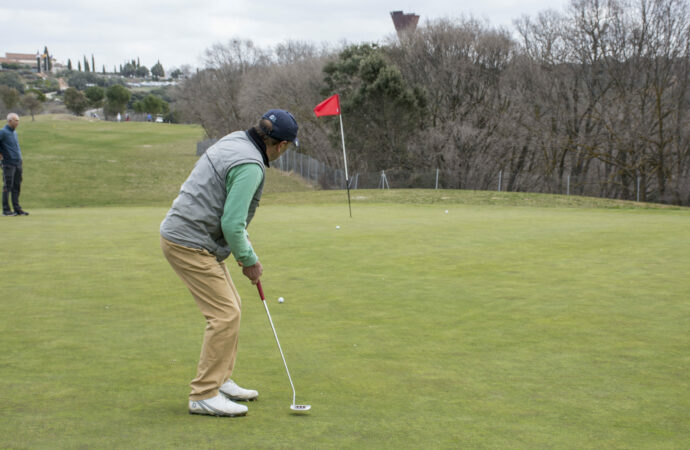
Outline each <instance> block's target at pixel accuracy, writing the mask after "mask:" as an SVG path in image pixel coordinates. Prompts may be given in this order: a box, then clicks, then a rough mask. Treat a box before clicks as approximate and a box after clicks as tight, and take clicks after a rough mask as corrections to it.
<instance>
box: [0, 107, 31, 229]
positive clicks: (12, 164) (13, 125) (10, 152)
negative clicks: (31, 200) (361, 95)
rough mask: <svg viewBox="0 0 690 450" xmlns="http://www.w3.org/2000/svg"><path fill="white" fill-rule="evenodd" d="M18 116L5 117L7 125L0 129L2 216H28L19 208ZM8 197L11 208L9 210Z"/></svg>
mask: <svg viewBox="0 0 690 450" xmlns="http://www.w3.org/2000/svg"><path fill="white" fill-rule="evenodd" d="M18 126H19V116H18V115H16V114H15V113H10V114H8V115H7V125H5V127H4V128H2V129H0V155H2V158H0V164H2V180H3V184H2V215H3V216H28V215H29V213H28V212H26V211H24V210H23V209H22V207H21V206H19V193H20V192H21V187H22V151H21V150H20V148H19V139H17V127H18ZM10 196H11V197H12V206H13V207H14V211H12V209H11V208H10Z"/></svg>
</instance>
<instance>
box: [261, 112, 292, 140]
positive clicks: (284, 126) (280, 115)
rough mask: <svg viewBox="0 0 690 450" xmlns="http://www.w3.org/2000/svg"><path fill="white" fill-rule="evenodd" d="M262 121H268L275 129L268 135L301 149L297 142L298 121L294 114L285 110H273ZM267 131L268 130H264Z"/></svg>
mask: <svg viewBox="0 0 690 450" xmlns="http://www.w3.org/2000/svg"><path fill="white" fill-rule="evenodd" d="M261 118H262V119H268V120H270V121H271V123H272V124H273V128H272V129H271V131H270V132H267V133H266V134H267V135H268V136H270V137H272V138H273V139H278V140H279V141H288V142H292V143H293V144H295V146H296V147H299V141H298V140H297V129H298V128H299V127H298V126H297V121H296V120H295V118H294V117H293V115H292V114H290V113H289V112H287V111H285V110H283V109H271V110H269V111H267V112H266V114H264V115H263V116H262V117H261ZM264 131H266V130H264Z"/></svg>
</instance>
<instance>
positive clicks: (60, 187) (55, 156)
mask: <svg viewBox="0 0 690 450" xmlns="http://www.w3.org/2000/svg"><path fill="white" fill-rule="evenodd" d="M36 117H37V120H36V121H35V122H31V121H30V120H26V119H24V120H23V121H22V122H21V124H20V128H19V129H18V133H19V138H20V145H21V147H22V153H23V155H24V183H23V185H22V203H23V205H24V206H25V208H26V209H27V210H30V209H31V208H43V207H66V206H72V207H74V206H105V205H138V206H141V205H165V204H169V203H170V202H172V199H174V198H175V196H176V195H177V192H178V191H179V188H180V185H181V184H182V182H183V181H184V180H185V179H186V177H187V175H189V172H190V171H191V170H192V167H193V166H194V163H195V162H196V160H197V156H196V142H197V141H199V140H201V139H202V135H203V132H202V130H201V128H199V127H197V126H190V125H170V124H160V123H142V122H120V123H114V122H104V121H98V120H91V119H86V118H77V117H73V116H36ZM268 172H269V173H268V177H267V181H266V192H267V193H270V192H280V191H299V190H307V189H310V187H309V186H308V185H307V184H306V183H304V182H303V181H301V180H300V179H298V178H297V177H294V176H286V175H284V174H282V173H280V172H279V171H274V170H272V169H271V170H269V171H268Z"/></svg>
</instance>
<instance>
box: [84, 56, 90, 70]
mask: <svg viewBox="0 0 690 450" xmlns="http://www.w3.org/2000/svg"><path fill="white" fill-rule="evenodd" d="M84 72H90V70H89V60H88V59H86V56H84Z"/></svg>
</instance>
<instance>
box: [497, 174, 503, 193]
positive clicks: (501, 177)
mask: <svg viewBox="0 0 690 450" xmlns="http://www.w3.org/2000/svg"><path fill="white" fill-rule="evenodd" d="M501 182H503V171H502V170H501V171H499V172H498V192H501Z"/></svg>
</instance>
